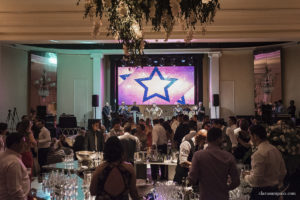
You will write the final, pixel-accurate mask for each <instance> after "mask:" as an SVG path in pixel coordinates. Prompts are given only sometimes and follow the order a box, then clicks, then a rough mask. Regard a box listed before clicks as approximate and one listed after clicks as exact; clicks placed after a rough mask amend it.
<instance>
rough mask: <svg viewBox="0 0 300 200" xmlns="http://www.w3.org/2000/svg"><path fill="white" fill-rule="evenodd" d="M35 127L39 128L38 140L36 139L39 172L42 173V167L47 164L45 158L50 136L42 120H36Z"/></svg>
mask: <svg viewBox="0 0 300 200" xmlns="http://www.w3.org/2000/svg"><path fill="white" fill-rule="evenodd" d="M36 126H37V127H38V128H40V133H39V138H38V162H39V164H40V167H41V172H42V171H43V168H42V166H44V165H46V164H47V157H48V153H49V151H50V145H51V135H50V131H49V130H48V129H47V128H46V127H45V121H44V120H41V119H40V120H38V121H37V123H36Z"/></svg>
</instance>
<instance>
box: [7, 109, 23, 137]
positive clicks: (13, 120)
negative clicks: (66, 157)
mask: <svg viewBox="0 0 300 200" xmlns="http://www.w3.org/2000/svg"><path fill="white" fill-rule="evenodd" d="M19 121H20V119H19V115H18V112H17V108H16V107H14V109H13V111H11V109H9V110H8V114H7V118H6V123H7V125H8V130H10V131H14V130H15V128H16V125H17V123H18V122H19Z"/></svg>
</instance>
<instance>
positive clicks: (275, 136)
mask: <svg viewBox="0 0 300 200" xmlns="http://www.w3.org/2000/svg"><path fill="white" fill-rule="evenodd" d="M267 134H268V139H269V142H270V143H271V144H272V145H274V146H276V148H277V149H278V150H279V151H280V152H281V153H282V154H283V156H286V155H293V156H295V155H300V131H299V130H297V129H294V128H291V127H289V126H287V125H284V124H276V125H273V126H269V127H267Z"/></svg>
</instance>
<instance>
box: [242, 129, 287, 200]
mask: <svg viewBox="0 0 300 200" xmlns="http://www.w3.org/2000/svg"><path fill="white" fill-rule="evenodd" d="M249 130H250V138H251V141H252V143H253V144H254V145H255V146H257V151H255V152H254V153H253V155H252V157H251V171H250V172H243V174H242V175H243V177H244V179H245V181H246V182H247V183H249V184H250V185H251V186H252V188H253V189H252V192H251V199H255V200H269V199H270V200H275V199H279V196H278V194H276V192H277V193H278V192H279V190H278V187H279V186H280V185H281V184H282V183H283V179H284V177H285V175H286V173H287V171H286V167H285V163H284V160H283V158H282V155H281V153H280V152H279V150H278V149H277V148H276V147H274V146H273V145H271V144H270V143H269V142H268V141H267V132H266V129H265V128H264V127H263V126H261V125H254V126H252V127H250V129H249Z"/></svg>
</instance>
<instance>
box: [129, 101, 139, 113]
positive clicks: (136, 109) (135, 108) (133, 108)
mask: <svg viewBox="0 0 300 200" xmlns="http://www.w3.org/2000/svg"><path fill="white" fill-rule="evenodd" d="M130 111H136V112H138V113H139V112H140V108H139V107H138V106H137V105H136V102H133V105H132V107H131V109H130Z"/></svg>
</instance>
